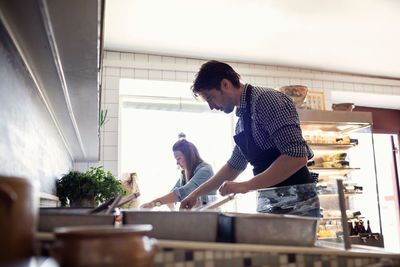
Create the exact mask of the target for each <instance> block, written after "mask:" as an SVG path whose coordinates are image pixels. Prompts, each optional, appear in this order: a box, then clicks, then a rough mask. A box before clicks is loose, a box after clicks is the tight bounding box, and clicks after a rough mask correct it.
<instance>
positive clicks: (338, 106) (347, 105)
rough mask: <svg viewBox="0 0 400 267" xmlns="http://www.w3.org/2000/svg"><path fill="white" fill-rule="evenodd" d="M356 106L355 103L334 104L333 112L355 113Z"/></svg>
mask: <svg viewBox="0 0 400 267" xmlns="http://www.w3.org/2000/svg"><path fill="white" fill-rule="evenodd" d="M354 107H355V105H354V103H338V104H332V110H335V111H338V110H340V111H353V109H354Z"/></svg>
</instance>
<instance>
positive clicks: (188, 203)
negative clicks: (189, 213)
mask: <svg viewBox="0 0 400 267" xmlns="http://www.w3.org/2000/svg"><path fill="white" fill-rule="evenodd" d="M196 203H197V196H196V195H194V194H190V195H188V196H187V197H186V198H185V199H183V200H182V201H181V206H180V207H179V209H180V210H185V209H191V208H192V207H193V206H194V205H196Z"/></svg>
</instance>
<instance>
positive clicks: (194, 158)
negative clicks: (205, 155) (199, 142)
mask: <svg viewBox="0 0 400 267" xmlns="http://www.w3.org/2000/svg"><path fill="white" fill-rule="evenodd" d="M172 151H180V152H181V153H182V154H183V156H184V157H185V161H186V166H187V167H186V168H187V169H185V177H186V182H188V181H189V180H190V179H191V178H192V176H193V172H194V170H195V169H196V167H197V165H199V164H200V163H202V162H203V160H202V159H201V157H200V155H199V151H198V150H197V148H196V146H195V145H193V144H192V143H191V142H189V141H187V140H186V139H180V140H178V141H177V142H176V143H175V144H174V145H173V146H172Z"/></svg>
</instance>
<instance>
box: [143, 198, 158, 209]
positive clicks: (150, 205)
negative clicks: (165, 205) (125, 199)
mask: <svg viewBox="0 0 400 267" xmlns="http://www.w3.org/2000/svg"><path fill="white" fill-rule="evenodd" d="M158 206H161V202H160V201H159V200H153V201H151V202H147V203H144V204H143V205H141V206H140V207H141V208H144V209H151V208H154V207H158Z"/></svg>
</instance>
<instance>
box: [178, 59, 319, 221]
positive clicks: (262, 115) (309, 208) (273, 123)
mask: <svg viewBox="0 0 400 267" xmlns="http://www.w3.org/2000/svg"><path fill="white" fill-rule="evenodd" d="M192 91H193V93H194V95H195V96H196V97H198V96H200V97H201V98H203V99H204V100H205V101H207V103H208V105H209V107H210V109H211V110H213V109H217V110H220V111H223V112H225V113H231V112H232V111H233V110H234V109H235V107H236V115H237V116H238V117H239V119H238V122H237V125H236V135H235V136H234V140H235V143H236V146H235V148H234V150H233V153H232V156H231V158H230V159H229V160H228V162H227V163H226V164H225V165H224V166H223V167H222V168H221V169H220V170H219V171H218V172H217V173H216V174H215V175H214V176H213V177H212V178H210V180H208V181H207V182H206V183H204V184H203V185H202V186H200V187H198V188H197V189H196V190H195V191H193V192H192V193H191V194H190V195H188V196H187V197H186V198H185V199H184V200H183V201H182V202H181V208H192V207H193V206H194V205H195V203H196V200H197V198H198V197H199V196H202V195H204V194H207V193H208V192H210V191H213V190H216V189H218V187H219V192H220V194H221V195H223V196H224V195H227V194H230V193H234V194H236V193H246V192H248V191H250V190H258V189H266V188H270V187H274V189H269V190H260V191H259V192H258V207H257V210H258V211H259V212H267V213H277V214H296V215H304V216H316V217H319V215H320V213H319V200H318V196H317V192H316V188H315V184H314V183H313V179H312V177H311V175H310V173H309V171H308V169H307V167H306V164H307V160H308V159H311V158H312V157H313V153H312V151H311V149H310V148H309V147H308V146H307V143H306V142H305V140H304V139H303V137H302V132H301V129H300V122H299V118H298V114H297V111H296V109H295V107H294V105H293V102H292V100H291V99H290V98H289V97H288V96H286V95H284V94H283V93H281V92H279V91H276V90H274V89H270V88H262V87H253V86H251V85H250V84H243V83H241V82H240V75H239V74H238V73H236V72H235V71H234V70H233V69H232V67H231V66H229V65H228V64H225V63H223V62H218V61H209V62H207V63H205V64H203V65H202V66H201V68H200V71H199V72H198V73H197V76H196V79H195V81H194V83H193V85H192ZM248 162H250V164H251V165H253V173H254V175H255V176H254V177H253V178H251V179H250V180H248V181H245V182H234V181H233V180H235V179H236V178H237V177H238V175H239V174H240V173H241V172H242V171H243V170H244V169H245V168H246V166H247V163H248Z"/></svg>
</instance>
